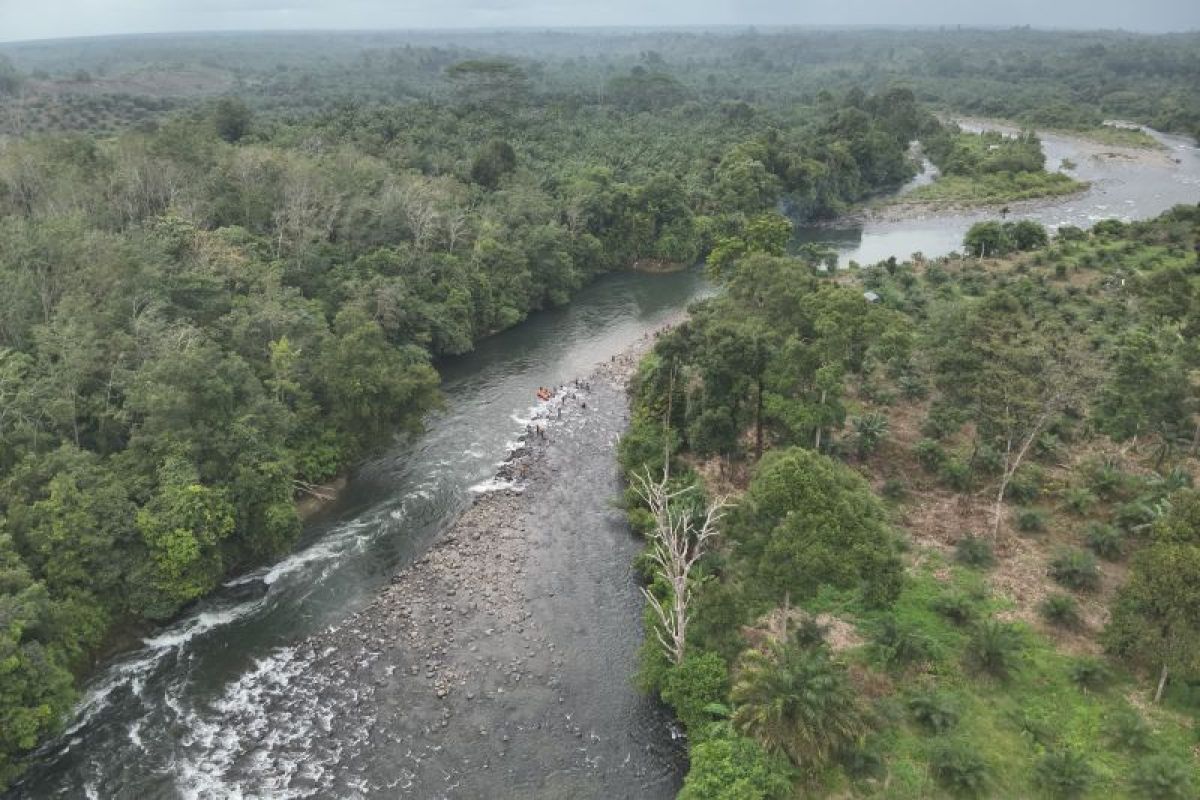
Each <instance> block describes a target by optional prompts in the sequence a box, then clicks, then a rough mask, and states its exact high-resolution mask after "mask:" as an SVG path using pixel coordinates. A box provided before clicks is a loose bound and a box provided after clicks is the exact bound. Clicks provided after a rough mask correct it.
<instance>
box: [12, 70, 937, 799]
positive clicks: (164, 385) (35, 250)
mask: <svg viewBox="0 0 1200 800" xmlns="http://www.w3.org/2000/svg"><path fill="white" fill-rule="evenodd" d="M438 79H439V80H440V81H443V82H444V83H445V84H446V86H447V87H448V88H447V91H446V97H445V99H434V100H430V101H428V102H420V103H413V104H409V105H405V106H403V107H397V106H376V107H370V108H366V107H358V108H352V107H342V108H337V109H332V110H329V111H328V112H322V113H317V114H314V115H312V116H309V117H305V118H304V119H302V120H300V121H296V122H291V123H287V122H283V121H280V120H272V121H260V120H259V119H258V118H257V117H256V115H255V113H254V111H253V110H252V109H251V108H250V107H248V105H247V104H246V103H244V102H242V101H241V100H238V99H236V98H225V99H222V100H220V101H219V102H216V103H214V104H212V105H211V106H205V107H203V108H198V109H191V110H185V111H181V112H180V113H179V114H178V115H176V116H173V117H170V118H168V119H165V120H163V121H162V122H161V124H159V125H156V126H154V127H153V129H149V130H130V131H127V132H125V133H123V134H122V135H120V136H117V137H113V138H97V137H93V136H88V135H82V134H72V135H67V136H60V135H40V136H28V137H23V138H21V139H16V140H11V141H8V142H6V143H5V144H4V145H3V147H2V149H0V513H2V515H3V517H2V518H3V522H2V523H0V558H2V561H3V564H4V571H3V575H4V581H3V583H2V584H0V608H2V609H3V613H0V621H2V622H3V627H2V630H3V639H0V664H3V665H4V673H3V674H4V680H3V690H2V692H0V720H2V722H3V724H2V725H0V776H10V775H11V774H12V773H13V769H14V765H15V760H16V759H18V758H19V756H20V754H22V753H25V752H28V751H29V750H30V749H31V748H33V747H35V746H36V745H37V744H38V742H40V741H42V740H43V739H44V738H45V737H46V736H47V735H48V734H49V733H52V732H53V731H55V730H57V729H58V727H59V726H60V724H61V722H62V720H63V717H64V714H65V713H66V712H67V711H68V710H69V708H70V707H71V704H72V702H73V698H74V692H73V676H75V675H78V674H80V673H81V672H82V671H84V670H86V668H87V667H88V665H89V664H90V663H91V660H92V658H93V657H94V656H95V654H97V653H98V652H100V651H101V650H102V649H103V648H104V647H106V646H107V645H109V644H111V643H113V642H115V641H119V639H120V637H121V636H122V635H124V634H127V633H129V632H133V631H137V630H141V629H143V628H144V627H145V626H146V625H149V624H153V623H155V622H157V621H162V620H166V619H170V618H171V617H173V616H174V615H175V614H176V613H177V612H178V611H179V610H180V609H181V608H183V607H184V606H186V605H187V604H188V603H189V602H191V601H193V600H195V599H197V598H199V597H202V596H203V595H205V594H206V593H208V592H209V591H211V590H212V589H213V588H214V587H215V586H217V585H218V583H219V582H220V581H221V580H223V579H224V578H225V577H226V576H227V575H229V574H230V573H234V572H237V571H240V570H244V569H246V568H248V567H250V566H252V565H255V564H258V563H261V562H263V561H264V560H269V559H272V558H275V557H278V556H279V555H280V554H282V553H284V552H286V551H287V550H288V549H289V547H290V546H291V545H292V544H293V542H294V541H295V538H296V536H297V533H298V532H299V529H300V521H299V518H298V515H297V512H296V506H295V499H296V497H297V496H298V495H303V494H304V493H305V492H306V491H312V490H313V489H314V486H315V485H317V484H320V483H322V482H323V481H327V480H328V479H330V478H331V477H333V476H335V475H336V474H337V473H338V472H339V471H341V470H343V469H344V468H345V467H346V466H347V465H348V464H350V463H351V462H353V461H354V460H355V459H356V458H359V457H361V456H362V455H363V454H364V453H365V452H367V451H368V450H369V449H370V448H372V447H379V446H382V445H384V444H386V443H387V442H388V441H390V440H391V438H392V435H393V433H395V432H400V433H404V432H411V431H414V430H416V429H418V428H419V426H420V424H421V420H422V417H423V416H424V414H425V413H426V412H427V411H429V410H430V409H431V408H433V407H434V406H435V405H436V403H437V401H438V377H437V373H436V371H435V369H434V367H433V363H434V361H435V359H436V358H437V357H439V356H442V355H447V354H455V353H462V352H464V351H467V350H469V349H470V348H471V347H472V345H473V343H474V342H475V341H477V340H478V339H479V338H480V337H483V336H486V335H488V334H489V333H491V332H494V331H497V330H500V329H503V328H506V327H509V326H511V325H513V324H515V323H517V322H519V321H520V320H521V319H523V318H524V317H525V316H526V315H527V314H529V313H530V312H532V311H535V310H537V309H539V308H545V307H548V306H551V305H555V304H561V303H564V302H566V301H567V300H568V299H569V298H570V296H571V294H572V292H573V291H574V290H576V289H578V288H579V287H580V286H581V285H583V284H584V283H585V282H586V281H588V280H589V279H590V278H591V277H592V276H594V275H596V274H597V273H601V272H605V271H609V270H618V269H626V268H631V267H642V268H653V269H657V268H661V267H663V266H664V265H690V264H693V263H696V262H697V261H698V260H700V259H702V258H703V257H704V256H705V254H706V253H708V251H709V250H710V249H711V248H712V247H713V246H714V245H715V244H717V243H719V242H725V243H728V242H729V241H733V240H737V239H738V238H739V237H741V238H753V237H752V236H751V235H750V234H749V233H747V231H750V232H753V231H755V230H757V229H758V228H760V227H762V225H761V223H760V219H761V218H762V215H763V214H764V213H766V212H769V211H770V210H771V209H773V208H774V205H775V203H776V202H777V200H778V199H779V197H780V196H781V195H782V194H783V193H787V194H788V195H789V196H790V197H792V198H794V201H795V204H796V207H797V208H799V209H802V213H804V214H807V215H823V214H826V215H827V214H832V213H836V212H837V211H838V210H839V209H842V208H844V207H846V206H847V205H848V204H850V203H853V202H855V201H857V200H860V199H861V198H863V197H865V196H866V195H868V194H870V193H872V192H877V191H880V190H882V189H886V188H888V187H894V186H896V185H898V184H899V183H901V182H903V181H904V180H906V179H907V178H908V177H910V176H911V175H912V174H913V171H914V166H913V164H912V163H911V161H910V160H909V159H908V158H907V157H906V151H907V148H908V143H909V141H910V140H912V139H913V138H915V137H917V136H919V135H921V134H922V132H923V131H927V130H933V129H935V128H936V127H937V125H938V123H937V122H936V121H935V120H934V119H933V118H932V117H931V116H930V115H929V114H928V113H927V112H924V111H922V110H921V109H920V108H919V107H918V105H917V103H916V101H915V99H914V97H913V95H912V93H911V92H910V91H908V90H905V89H895V90H891V91H888V92H885V93H882V94H879V95H872V96H868V95H865V94H862V93H858V94H855V95H853V96H848V97H845V98H841V99H835V98H833V97H830V96H827V97H824V98H822V99H821V100H820V101H819V102H818V103H817V104H816V105H813V106H807V107H792V106H788V107H754V106H750V105H748V104H746V103H739V102H729V103H725V104H718V105H713V106H709V107H706V108H701V107H699V106H689V107H679V108H675V107H672V106H671V105H670V98H673V97H675V96H676V95H678V94H682V92H683V89H682V88H680V87H679V86H678V85H677V83H676V82H675V81H674V79H672V78H671V77H670V76H668V75H665V74H664V73H661V72H657V71H654V70H651V69H647V68H644V67H637V68H634V69H632V70H630V71H628V72H627V73H625V74H620V75H617V76H616V77H614V78H613V80H612V90H611V91H612V94H613V96H615V97H618V98H622V99H621V101H620V102H619V103H618V104H616V105H609V104H605V105H600V104H598V103H595V102H590V101H588V99H587V98H577V99H576V101H575V102H566V101H565V100H564V99H563V98H561V97H558V96H556V95H553V94H551V95H543V94H540V93H539V92H538V91H537V90H536V88H535V87H534V86H533V85H532V81H531V80H530V78H529V75H528V74H527V73H526V71H525V70H524V69H522V68H521V67H519V66H517V65H515V64H514V63H512V62H510V61H500V60H495V59H491V60H486V59H471V60H464V61H458V62H455V63H453V64H451V65H449V66H448V67H447V68H446V69H445V70H443V71H441V72H440V74H439V78H438ZM664 98H665V99H664ZM767 219H768V221H769V220H770V218H767Z"/></svg>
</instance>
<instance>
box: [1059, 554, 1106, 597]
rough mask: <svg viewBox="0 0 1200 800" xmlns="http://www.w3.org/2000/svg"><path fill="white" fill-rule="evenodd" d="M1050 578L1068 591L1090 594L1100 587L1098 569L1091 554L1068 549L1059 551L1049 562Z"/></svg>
mask: <svg viewBox="0 0 1200 800" xmlns="http://www.w3.org/2000/svg"><path fill="white" fill-rule="evenodd" d="M1050 577H1052V578H1054V580H1056V581H1058V582H1059V583H1060V584H1062V585H1063V586H1065V587H1067V588H1068V589H1075V590H1076V591H1087V592H1090V591H1094V590H1095V589H1096V587H1098V586H1099V585H1100V568H1099V567H1097V566H1096V557H1095V556H1093V555H1092V554H1091V553H1089V552H1087V551H1086V550H1080V549H1078V548H1068V549H1065V550H1061V551H1059V553H1058V555H1056V556H1055V557H1054V559H1053V560H1051V562H1050Z"/></svg>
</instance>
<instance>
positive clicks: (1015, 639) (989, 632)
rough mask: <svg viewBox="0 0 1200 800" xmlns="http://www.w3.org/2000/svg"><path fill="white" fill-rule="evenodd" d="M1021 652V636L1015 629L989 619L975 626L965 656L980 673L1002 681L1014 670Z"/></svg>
mask: <svg viewBox="0 0 1200 800" xmlns="http://www.w3.org/2000/svg"><path fill="white" fill-rule="evenodd" d="M1022 650H1023V644H1022V641H1021V634H1020V633H1019V632H1018V631H1017V629H1016V628H1015V627H1013V626H1012V625H1010V624H1008V623H1005V622H999V621H997V620H994V619H989V620H984V621H983V622H982V623H980V624H979V625H977V626H976V628H975V631H974V633H973V634H972V636H971V640H970V641H969V642H968V643H967V651H966V655H967V659H968V661H969V662H970V663H971V664H972V665H973V666H974V667H975V668H976V669H977V670H979V671H980V672H986V673H988V674H989V675H991V676H993V677H995V678H1001V679H1004V678H1007V677H1008V675H1009V673H1011V672H1012V671H1013V670H1014V669H1016V667H1017V664H1018V660H1019V659H1020V657H1021V652H1022Z"/></svg>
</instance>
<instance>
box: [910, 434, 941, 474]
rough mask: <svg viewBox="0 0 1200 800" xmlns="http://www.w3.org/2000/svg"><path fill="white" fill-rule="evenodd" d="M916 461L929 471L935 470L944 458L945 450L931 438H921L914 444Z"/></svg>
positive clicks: (939, 466)
mask: <svg viewBox="0 0 1200 800" xmlns="http://www.w3.org/2000/svg"><path fill="white" fill-rule="evenodd" d="M916 454H917V461H918V462H920V464H921V466H922V467H924V468H925V469H926V470H928V471H929V472H937V471H938V469H940V468H941V466H942V464H943V463H944V462H945V460H946V451H945V450H943V449H942V446H941V445H940V444H938V443H937V442H935V441H934V440H933V439H922V440H921V441H919V442H917V446H916Z"/></svg>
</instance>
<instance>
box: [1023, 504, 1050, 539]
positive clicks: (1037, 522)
mask: <svg viewBox="0 0 1200 800" xmlns="http://www.w3.org/2000/svg"><path fill="white" fill-rule="evenodd" d="M1017 530H1019V531H1022V532H1024V533H1037V532H1038V531H1044V530H1046V513H1045V512H1044V511H1042V510H1041V509H1038V508H1022V509H1018V510H1017Z"/></svg>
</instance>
